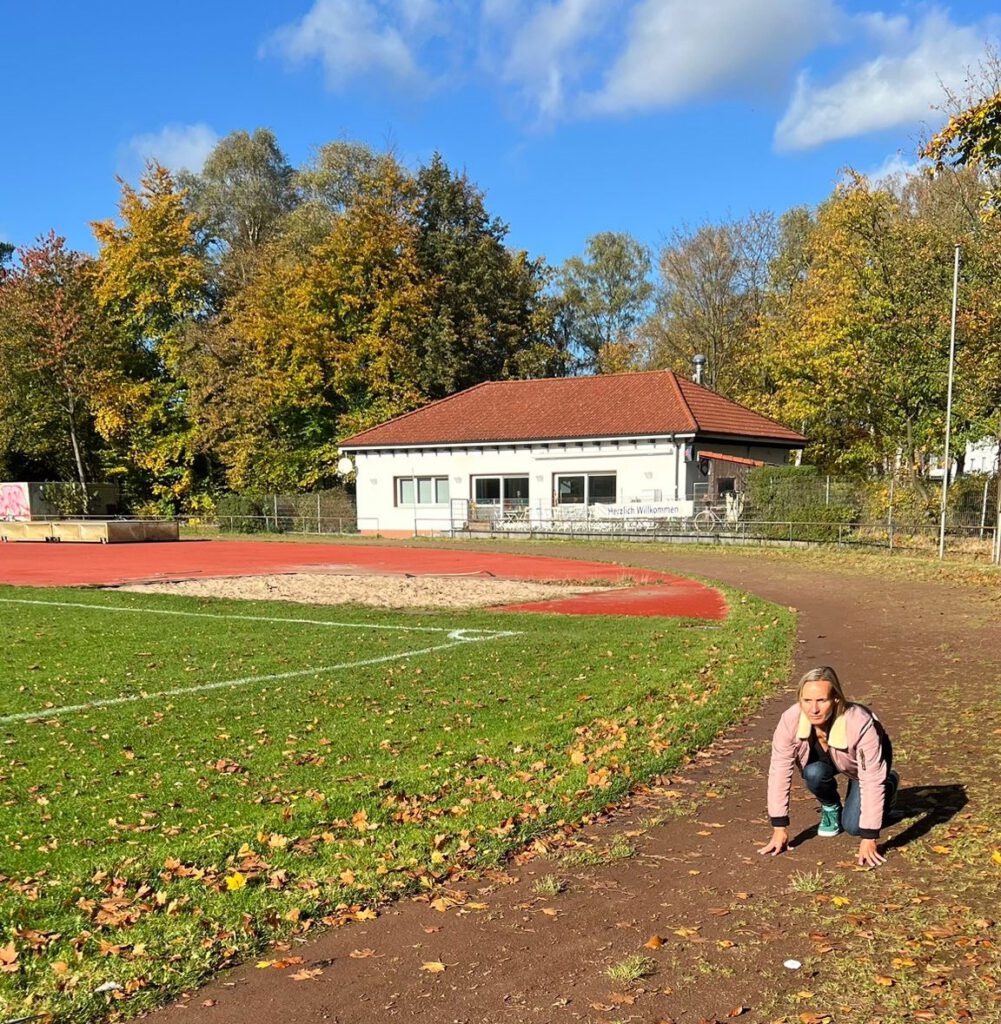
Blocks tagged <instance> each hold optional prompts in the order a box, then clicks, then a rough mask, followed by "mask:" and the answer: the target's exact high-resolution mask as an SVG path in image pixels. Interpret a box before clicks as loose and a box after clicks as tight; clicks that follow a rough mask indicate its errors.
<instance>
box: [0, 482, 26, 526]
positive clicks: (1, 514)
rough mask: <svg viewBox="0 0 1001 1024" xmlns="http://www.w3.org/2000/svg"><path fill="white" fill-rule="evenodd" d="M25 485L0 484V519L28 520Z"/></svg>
mask: <svg viewBox="0 0 1001 1024" xmlns="http://www.w3.org/2000/svg"><path fill="white" fill-rule="evenodd" d="M30 518H31V504H30V503H29V500H28V485H27V484H0V519H30Z"/></svg>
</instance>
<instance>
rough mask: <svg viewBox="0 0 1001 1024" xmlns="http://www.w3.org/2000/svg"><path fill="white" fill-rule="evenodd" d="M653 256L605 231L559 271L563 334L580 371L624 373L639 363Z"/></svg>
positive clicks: (627, 238) (625, 238)
mask: <svg viewBox="0 0 1001 1024" xmlns="http://www.w3.org/2000/svg"><path fill="white" fill-rule="evenodd" d="M649 274H650V253H649V251H648V250H647V248H646V246H644V245H641V244H640V243H639V242H637V241H636V240H635V239H634V238H633V237H632V236H631V235H628V234H626V233H624V232H612V231H603V232H601V233H599V234H597V235H593V236H592V237H591V238H589V239H588V240H587V245H586V248H585V255H584V256H572V257H571V258H570V259H568V260H567V261H566V262H565V263H564V264H563V266H562V267H561V268H560V272H559V277H558V285H557V287H558V292H559V296H560V299H561V305H562V307H563V310H562V312H563V317H564V328H563V329H564V330H565V331H566V332H567V333H568V334H569V335H570V336H571V337H572V343H571V344H572V347H573V350H574V352H575V355H576V357H577V359H578V360H579V363H580V365H581V366H582V368H584V369H586V370H595V371H597V372H599V373H600V372H604V370H605V369H606V368H608V369H616V370H617V369H623V368H628V367H629V366H631V365H632V364H633V363H634V362H635V361H636V360H637V358H638V347H639V346H638V340H637V331H638V328H639V325H640V324H641V323H642V322H643V320H644V319H645V317H646V315H647V314H648V312H649V305H650V299H651V296H652V295H653V285H652V284H651V283H650V281H649Z"/></svg>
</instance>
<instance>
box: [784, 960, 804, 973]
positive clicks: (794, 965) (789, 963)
mask: <svg viewBox="0 0 1001 1024" xmlns="http://www.w3.org/2000/svg"><path fill="white" fill-rule="evenodd" d="M782 966H783V967H788V968H789V970H790V971H798V970H799V969H800V968H801V967H802V966H803V965H802V964H801V963H800V962H799V961H798V960H786V962H785V963H784V964H783V965H782Z"/></svg>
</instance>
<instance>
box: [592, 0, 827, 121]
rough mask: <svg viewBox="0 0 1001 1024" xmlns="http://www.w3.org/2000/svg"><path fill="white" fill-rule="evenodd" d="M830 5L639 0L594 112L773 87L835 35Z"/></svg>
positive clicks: (777, 0)
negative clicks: (729, 91) (621, 48)
mask: <svg viewBox="0 0 1001 1024" xmlns="http://www.w3.org/2000/svg"><path fill="white" fill-rule="evenodd" d="M837 21H838V11H837V8H836V7H835V5H834V2H833V0H754V2H750V0H715V2H708V0H700V2H698V3H693V2H691V0H642V2H640V3H639V4H638V5H637V6H636V8H635V9H634V11H633V14H632V18H631V22H630V25H629V32H628V40H627V43H626V48H625V50H624V51H623V52H622V53H621V55H620V56H619V57H618V59H617V60H616V61H615V63H614V64H613V66H612V68H611V69H610V70H609V72H608V74H607V75H606V78H605V82H604V85H603V87H602V88H601V89H600V91H598V92H597V93H595V94H594V95H592V96H589V97H586V98H585V107H586V108H587V109H588V110H589V111H591V112H594V113H601V114H616V113H621V112H625V111H639V110H654V109H658V108H663V107H669V106H673V105H675V104H678V103H681V102H683V101H685V100H689V99H692V98H695V97H701V96H706V95H714V94H719V93H721V92H723V91H724V90H727V89H733V88H738V87H739V88H747V87H750V88H755V89H760V88H774V87H776V86H777V85H779V84H781V83H782V82H783V81H784V80H785V79H786V77H787V76H788V75H789V74H790V72H791V71H792V69H793V67H794V66H795V65H796V63H797V62H798V61H799V60H801V59H802V58H803V57H804V56H805V55H806V54H807V53H809V52H810V51H811V50H812V49H813V48H814V47H815V46H816V45H817V44H818V43H820V42H821V41H824V40H827V39H830V38H831V37H832V36H833V33H834V31H835V27H836V24H837Z"/></svg>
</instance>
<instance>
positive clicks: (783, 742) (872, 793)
mask: <svg viewBox="0 0 1001 1024" xmlns="http://www.w3.org/2000/svg"><path fill="white" fill-rule="evenodd" d="M876 721H878V719H877V718H876V716H875V715H874V714H873V713H872V711H870V710H869V708H867V707H865V705H863V704H849V705H848V707H846V708H845V710H844V713H843V714H841V715H839V716H838V717H837V718H835V720H834V724H833V725H832V726H831V729H830V732H829V734H828V737H827V743H828V746H829V748H830V755H831V760H832V761H833V762H834V767H835V768H837V769H838V771H839V772H841V773H843V774H844V775H847V776H848V777H849V778H850V779H858V782H859V797H860V803H861V813H860V815H859V828H860V829H862V830H863V834H865V833H866V832H869V831H874V832H875V834H876V835H878V834H879V829H880V827H881V826H882V824H883V800H884V793H885V788H884V783H885V782H886V775H887V771H888V765H887V763H886V761H885V760H884V759H883V742H882V739H881V737H880V735H879V730H878V729H877V728H875V726H874V725H873V723H874V722H876ZM812 728H813V727H812V726H811V725H810V721H809V719H808V718H807V717H806V715H804V714H803V712H802V711H800V708H799V704H793V706H792V707H791V708H789V709H788V710H787V711H784V712H783V713H782V717H781V718H780V719H779V724H778V725H777V726H776V728H775V735H774V736H773V737H772V760H771V764H770V766H769V768H768V816H769V817H770V818H771V820H772V824H773V825H776V826H779V825H783V824H785V825H788V824H789V790H790V788H791V786H792V773H793V769H794V768H798V769H799V771H800V774H802V772H803V769H804V767H806V763H807V761H808V760H809V757H810V731H811V730H812Z"/></svg>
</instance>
